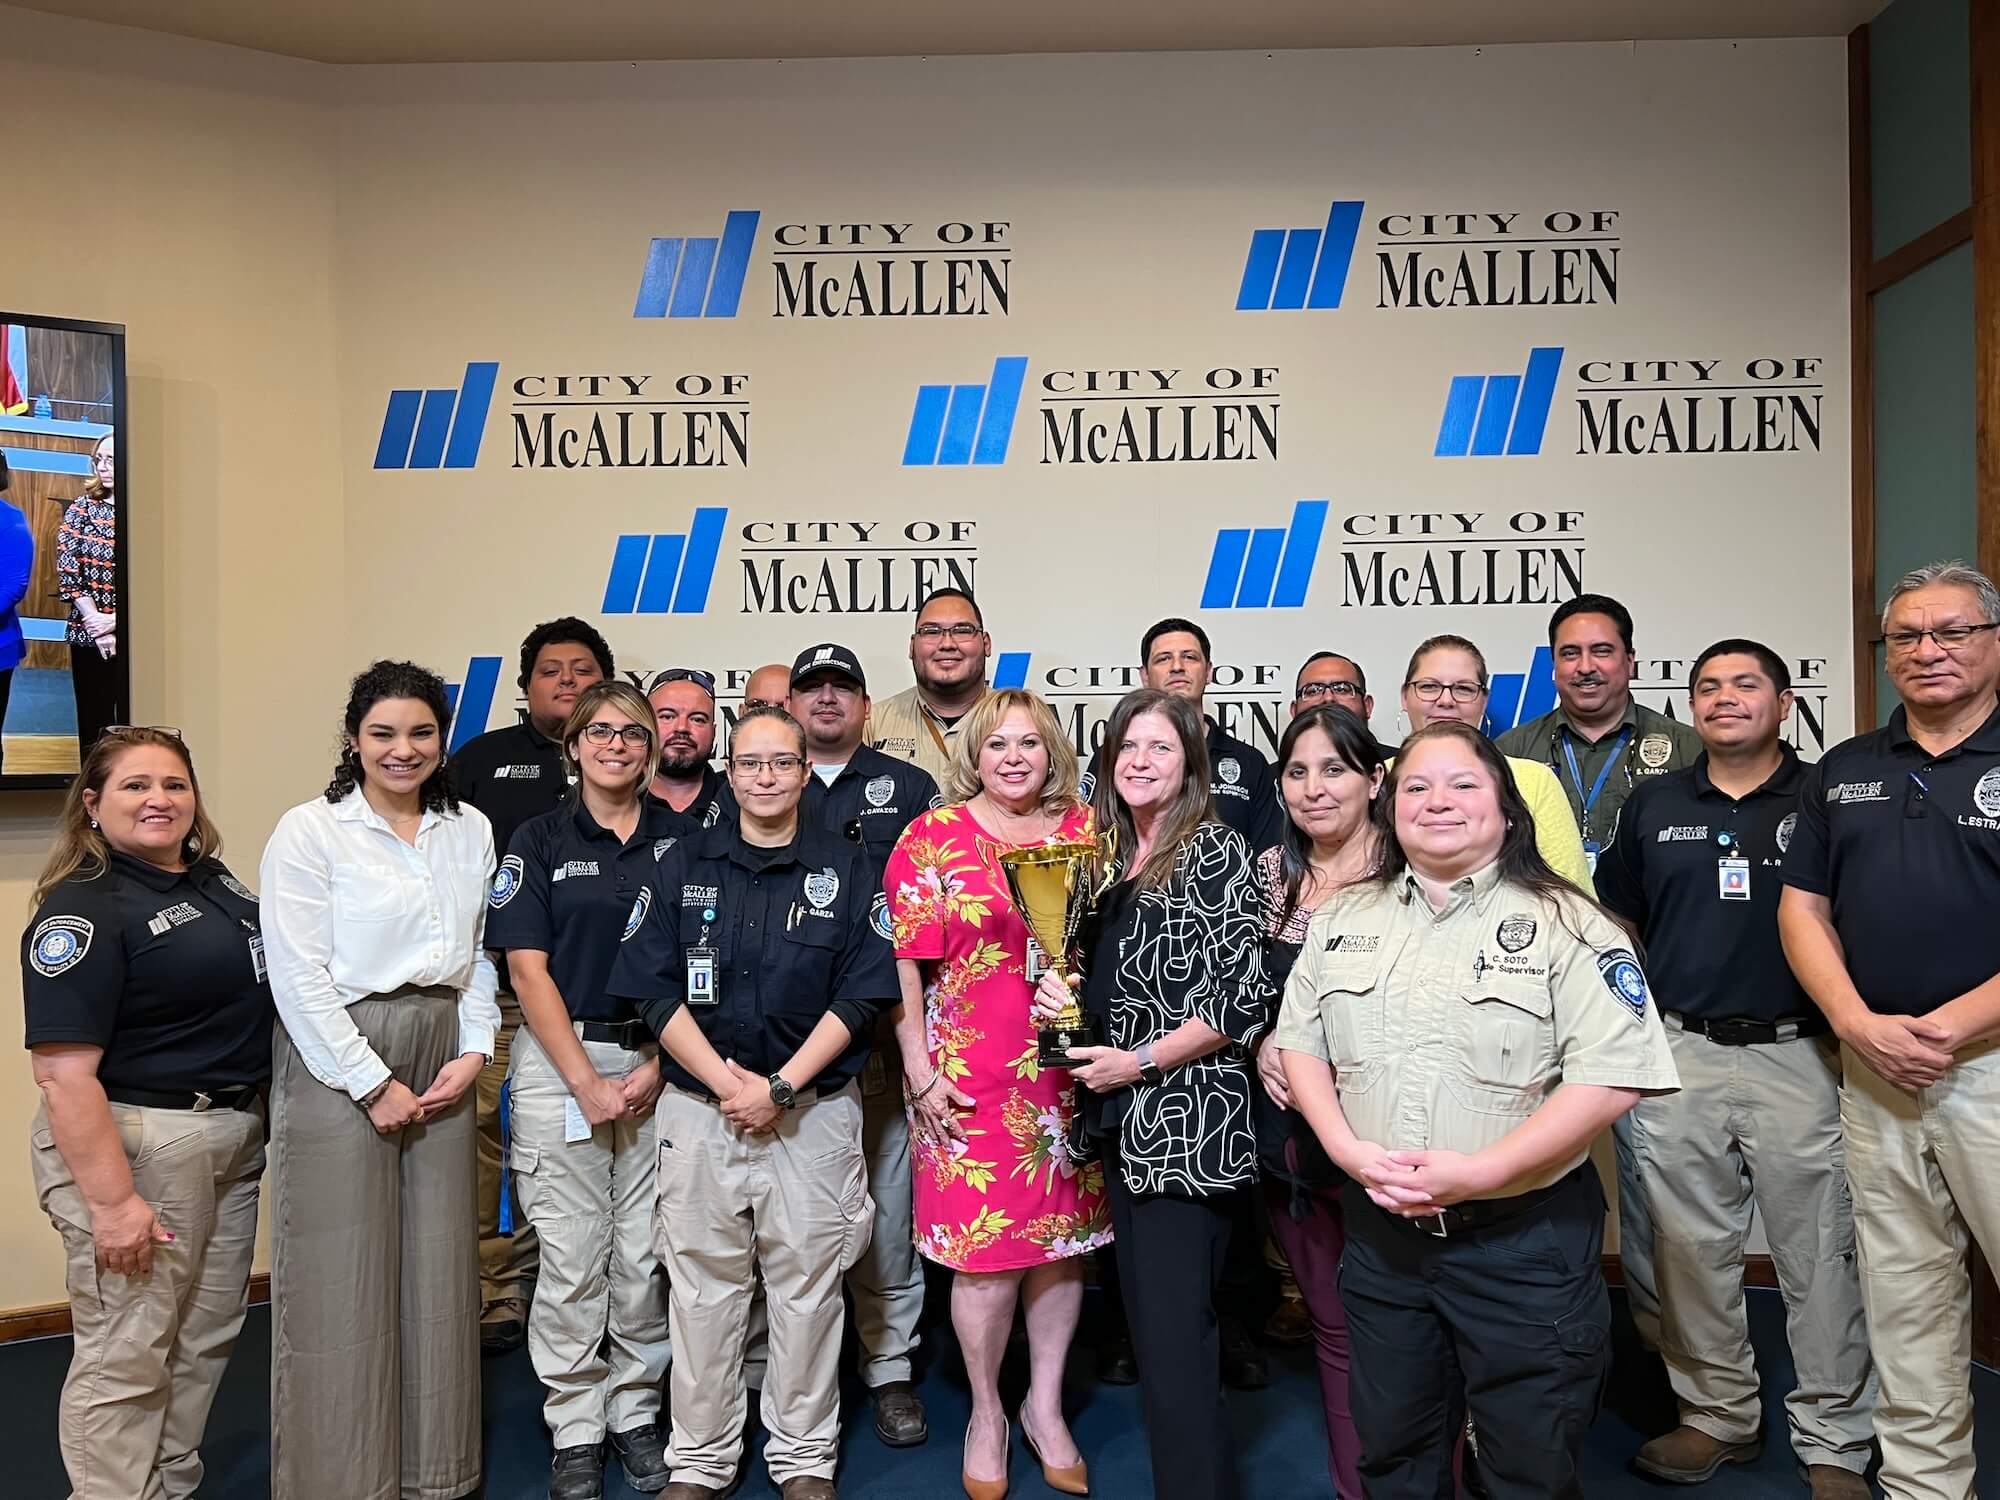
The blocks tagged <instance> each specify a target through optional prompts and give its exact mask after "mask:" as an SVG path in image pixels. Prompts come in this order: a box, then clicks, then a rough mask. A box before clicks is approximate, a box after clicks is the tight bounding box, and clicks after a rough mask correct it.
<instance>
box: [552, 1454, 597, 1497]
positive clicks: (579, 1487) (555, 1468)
mask: <svg viewBox="0 0 2000 1500" xmlns="http://www.w3.org/2000/svg"><path fill="white" fill-rule="evenodd" d="M549 1500H604V1445H603V1444H602V1443H592V1444H590V1445H589V1446H588V1447H583V1448H558V1449H556V1456H555V1461H554V1462H553V1463H551V1464H550V1465H549Z"/></svg>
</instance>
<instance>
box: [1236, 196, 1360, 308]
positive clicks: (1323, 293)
mask: <svg viewBox="0 0 2000 1500" xmlns="http://www.w3.org/2000/svg"><path fill="white" fill-rule="evenodd" d="M1360 230H1361V203H1360V201H1359V200H1358V199H1335V200H1334V202H1333V205H1332V206H1331V207H1330V208H1329V209H1328V210H1327V215H1326V228H1325V229H1259V230H1255V231H1253V232H1252V233H1251V235H1250V254H1249V255H1248V257H1246V258H1245V260H1244V262H1243V285H1242V286H1241V287H1239V288H1238V289H1237V292H1236V310H1237V311H1238V312H1268V311H1273V310H1277V309H1295V308H1301V307H1318V308H1330V307H1338V306H1340V299H1341V296H1342V294H1343V293H1344V292H1346V290H1347V268H1348V266H1349V265H1350V264H1351V263H1352V262H1353V260H1354V237H1355V236H1356V235H1357V234H1358V233H1359V232H1360Z"/></svg>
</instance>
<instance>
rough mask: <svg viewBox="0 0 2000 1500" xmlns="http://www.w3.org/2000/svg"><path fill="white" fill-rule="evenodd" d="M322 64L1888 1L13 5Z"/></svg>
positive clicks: (1041, 38)
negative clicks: (307, 59) (231, 45)
mask: <svg viewBox="0 0 2000 1500" xmlns="http://www.w3.org/2000/svg"><path fill="white" fill-rule="evenodd" d="M17 3H22V4H24V5H25V8H26V9H29V10H39V11H48V12H52V13H54V14H57V15H65V16H74V17H78V18H80V19H84V20H93V21H108V22H113V23H115V24H118V25H122V26H134V27H139V28H141V29H144V30H149V31H163V32H169V33H172V34H175V35H179V36H186V37H197V38H200V39H203V40H206V41H212V42H227V43H230V44H233V45H235V46H239V47H252V48H256V49H258V50H260V51H264V52H277V53H282V54H285V55H287V56H291V57H301V58H310V59H313V60H315V61H318V62H328V63H403V62H586V61H600V62H601V61H621V62H622V61H632V60H640V59H660V58H725V57H729V58H769V57H789V58H805V57H885V56H891V57H910V56H932V55H939V56H943V55H974V54H995V53H1020V52H1172V51H1209V50H1235V49H1248V50H1256V49H1265V48H1270V49H1276V48H1290V47H1430V46H1465V45H1476V44H1499V43H1505V42H1584V41H1665V40H1677V39H1685V38H1699V37H1718V38H1732V37H1789V36H1839V35H1843V34H1845V33H1846V32H1848V31H1850V30H1852V29H1853V28H1854V27H1855V26H1858V25H1860V24H1861V23H1862V22H1864V21H1868V20H1871V19H1873V17H1874V16H1875V14H1876V13H1877V12H1879V11H1880V10H1882V9H1883V7H1884V5H1885V4H1886V3H1887V0H1231V3H1227V4H1223V3H1218V0H1008V3H1006V4H997V5H984V4H973V3H969V0H570V3H567V4H560V5H551V4H549V3H548V0H331V3H325V0H17Z"/></svg>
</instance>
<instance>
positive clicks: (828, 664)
mask: <svg viewBox="0 0 2000 1500" xmlns="http://www.w3.org/2000/svg"><path fill="white" fill-rule="evenodd" d="M821 672H837V673H839V674H840V675H841V676H842V677H845V678H847V679H849V680H850V681H851V682H853V684H854V685H855V686H856V687H858V688H860V689H861V690H862V691H863V692H864V693H865V692H867V691H868V678H867V677H866V676H865V675H864V674H863V673H862V670H861V662H860V661H859V659H857V658H856V656H855V655H854V653H853V652H852V651H849V650H848V649H847V648H846V647H845V646H808V647H806V649H805V650H803V651H801V652H800V653H799V659H798V660H797V661H795V662H793V663H792V686H793V687H797V686H798V685H799V684H800V683H802V682H804V681H805V680H806V679H807V678H808V677H814V676H817V675H818V674H819V673H821Z"/></svg>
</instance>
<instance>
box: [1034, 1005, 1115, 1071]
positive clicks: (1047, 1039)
mask: <svg viewBox="0 0 2000 1500" xmlns="http://www.w3.org/2000/svg"><path fill="white" fill-rule="evenodd" d="M1103 1045H1104V1038H1103V1036H1102V1034H1101V1033H1100V1031H1099V1029H1098V1025H1097V1019H1096V1017H1094V1016H1085V1017H1084V1018H1083V1019H1082V1020H1081V1021H1080V1022H1078V1023H1077V1024H1076V1025H1074V1026H1043V1027H1040V1028H1038V1029H1037V1030H1036V1032H1035V1047H1036V1051H1035V1065H1036V1066H1037V1067H1040V1068H1072V1067H1075V1066H1076V1061H1075V1059H1074V1058H1072V1057H1071V1056H1070V1052H1069V1049H1070V1048H1072V1047H1101V1046H1103Z"/></svg>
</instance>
